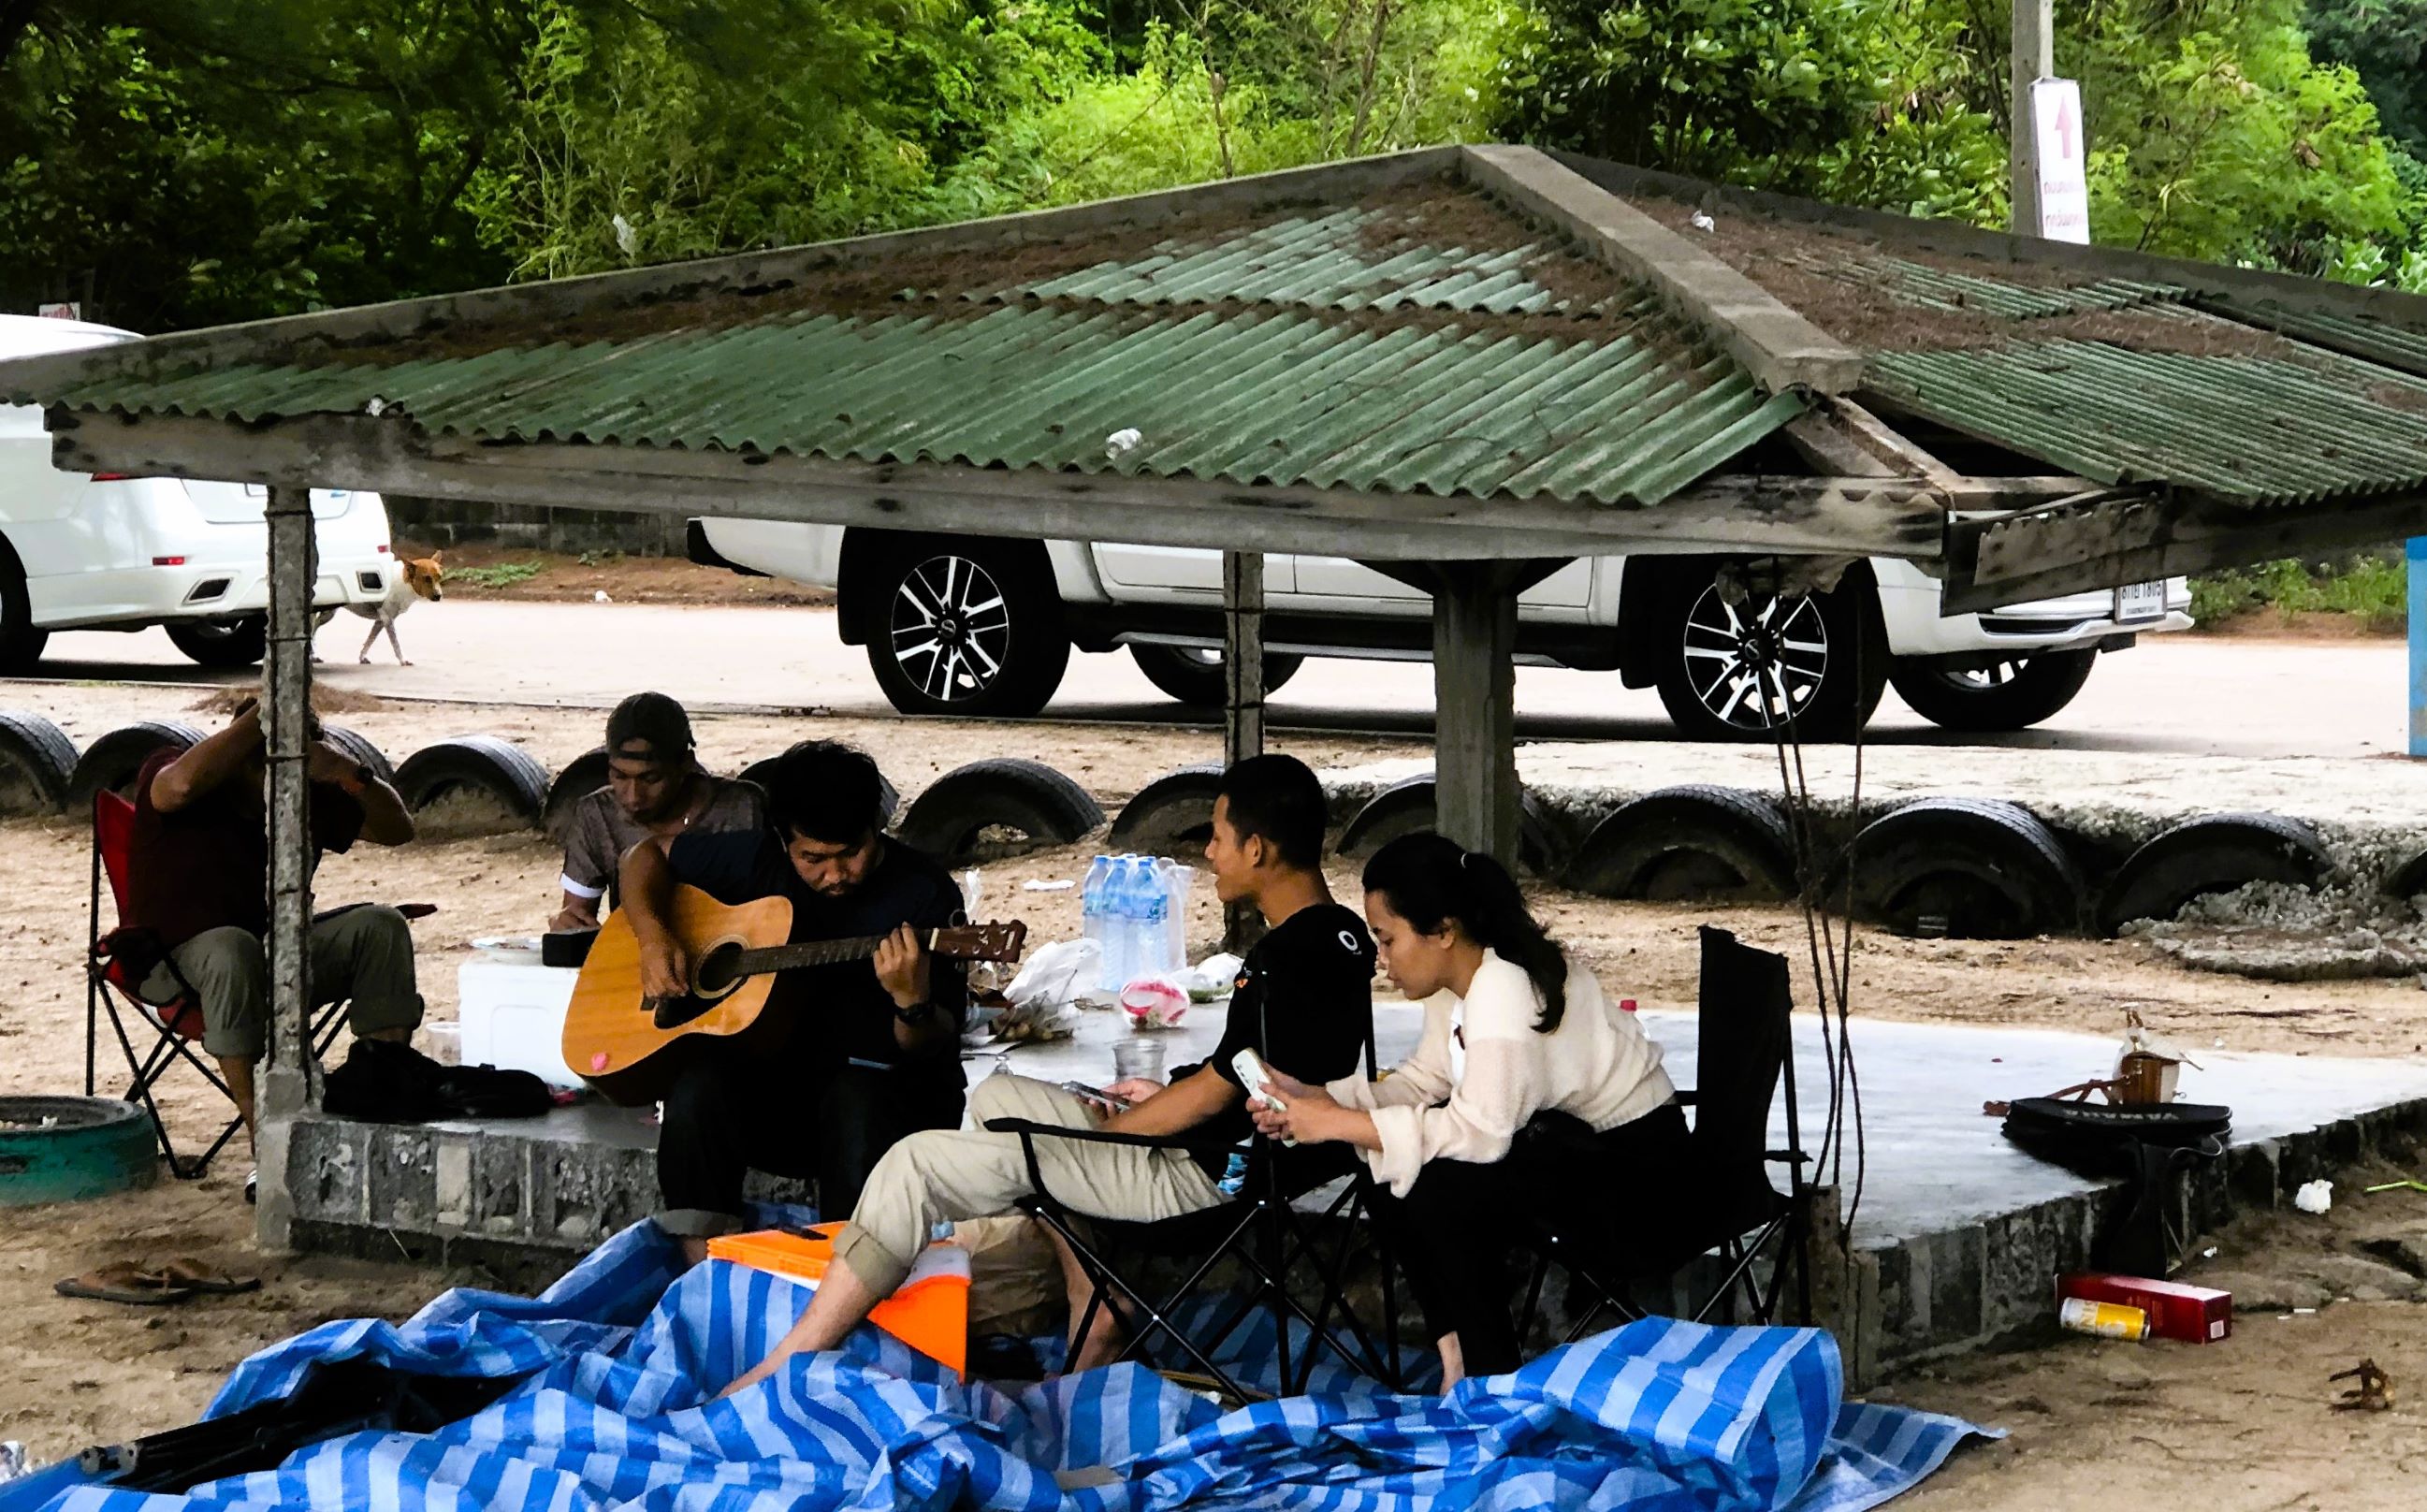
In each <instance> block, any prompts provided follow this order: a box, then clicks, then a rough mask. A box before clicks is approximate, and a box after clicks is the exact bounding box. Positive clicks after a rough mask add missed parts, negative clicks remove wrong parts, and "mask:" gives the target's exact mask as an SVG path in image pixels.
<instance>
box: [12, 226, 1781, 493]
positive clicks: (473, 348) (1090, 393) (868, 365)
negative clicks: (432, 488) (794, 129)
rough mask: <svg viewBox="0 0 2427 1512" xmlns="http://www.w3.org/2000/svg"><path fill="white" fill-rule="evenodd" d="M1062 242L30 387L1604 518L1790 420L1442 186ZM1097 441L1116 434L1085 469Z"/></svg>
mask: <svg viewBox="0 0 2427 1512" xmlns="http://www.w3.org/2000/svg"><path fill="white" fill-rule="evenodd" d="M1048 260H1049V261H1050V260H1051V259H1048ZM1060 260H1061V261H1062V263H1063V264H1064V266H1063V267H1061V268H1056V269H1054V270H1053V271H1051V273H1049V274H1047V275H1045V276H1040V277H1033V278H1029V279H1026V280H1024V281H1018V282H1014V283H1011V284H1008V285H1006V284H1004V283H1002V282H1000V280H1001V278H1002V273H1001V270H1000V264H999V262H990V261H988V260H986V259H982V258H980V259H969V261H968V262H967V264H966V267H963V266H962V265H958V264H952V263H933V264H929V265H922V266H919V267H912V268H906V269H904V277H905V286H904V288H903V289H902V290H901V291H900V293H899V294H897V295H896V297H894V298H893V299H890V300H884V299H877V300H873V301H871V300H869V299H866V298H865V297H859V298H856V299H854V300H843V299H839V298H827V297H825V296H823V295H822V294H821V293H820V291H819V290H818V289H817V288H816V287H814V286H807V285H804V286H802V287H796V288H791V289H789V290H787V291H785V292H784V294H783V295H782V297H781V298H768V299H763V300H756V301H754V300H750V299H725V300H721V301H702V302H700V303H697V304H693V305H691V306H687V307H684V308H683V310H681V311H680V312H678V313H675V314H665V315H661V316H659V317H655V319H656V320H657V321H661V322H663V325H662V328H653V321H652V317H650V316H649V314H648V313H647V312H645V311H640V312H620V313H618V314H616V315H614V316H611V317H607V323H606V324H604V325H602V326H601V327H600V328H599V332H598V333H595V334H587V335H586V334H585V333H583V332H582V331H580V330H579V329H578V327H577V328H572V329H558V330H554V331H540V332H529V331H526V332H520V333H517V332H515V331H512V330H508V329H504V328H498V329H492V330H482V329H478V328H475V329H458V330H450V331H448V332H446V333H443V339H430V340H422V341H418V342H415V343H408V344H403V345H389V346H380V345H371V346H367V347H363V348H357V349H354V350H348V351H346V352H343V353H341V354H340V355H339V356H338V357H337V358H336V359H335V360H325V359H324V360H317V361H312V362H307V363H302V364H277V363H272V364H247V365H241V366H217V367H215V368H213V369H212V370H210V371H207V372H195V373H190V374H187V375H184V376H177V375H174V374H171V375H165V376H154V377H149V378H140V379H138V377H136V376H134V375H133V372H132V371H131V370H130V373H129V374H128V376H124V377H118V378H111V379H106V380H100V381H95V382H86V383H83V384H80V385H78V386H75V387H73V388H72V389H70V390H68V391H67V392H65V393H62V394H57V395H52V396H45V397H46V398H50V399H51V400H52V401H53V402H59V403H65V404H68V405H70V406H73V407H77V408H83V409H90V410H112V409H118V410H125V411H129V412H143V411H149V412H154V413H166V414H181V415H208V416H216V417H224V418H231V419H239V420H248V421H251V420H260V419H265V418H269V417H271V416H292V415H308V414H326V413H335V414H360V413H362V412H363V411H364V410H365V409H366V407H368V406H369V405H370V404H371V403H372V401H373V400H377V401H379V404H380V406H381V410H382V413H394V412H402V413H403V414H406V415H411V416H412V417H414V418H415V420H416V421H417V422H418V423H419V424H420V425H421V426H423V427H425V428H427V429H428V430H430V431H433V432H439V433H452V434H460V435H464V436H471V437H477V438H482V439H493V440H510V439H521V440H534V441H536V440H556V441H580V442H590V443H623V444H638V445H646V446H653V447H721V448H725V449H731V450H748V451H757V452H767V453H774V452H791V453H796V454H802V455H813V456H821V457H828V458H835V459H848V460H854V461H863V462H901V461H934V462H950V463H969V464H972V465H976V466H982V467H1012V468H1030V467H1034V468H1046V469H1053V470H1078V471H1084V472H1100V471H1118V472H1122V473H1131V474H1147V475H1151V476H1156V477H1164V478H1195V479H1220V480H1229V481H1233V482H1239V483H1271V484H1279V485H1316V486H1336V487H1342V488H1349V489H1358V490H1376V491H1394V492H1413V493H1425V494H1434V495H1449V494H1467V495H1476V496H1493V495H1497V496H1512V497H1533V496H1551V497H1556V498H1561V499H1578V500H1588V501H1593V502H1598V503H1605V504H1617V503H1631V504H1650V503H1656V502H1657V501H1658V500H1660V499H1662V498H1664V497H1666V496H1669V495H1670V494H1672V493H1674V492H1675V491H1676V490H1678V489H1679V488H1682V487H1684V486H1685V485H1686V484H1687V483H1690V482H1692V481H1693V480H1695V479H1697V478H1699V477H1701V476H1702V474H1704V473H1706V472H1709V471H1711V470H1712V469H1714V468H1716V467H1718V466H1719V465H1721V464H1723V463H1726V462H1727V461H1728V460H1729V459H1730V458H1732V457H1734V456H1735V454H1737V453H1738V452H1740V451H1742V450H1743V449H1744V448H1745V447H1749V446H1751V445H1752V444H1754V443H1755V442H1758V441H1760V440H1761V439H1762V438H1764V437H1765V436H1767V435H1768V434H1769V433H1771V432H1772V431H1775V430H1777V429H1778V427H1780V426H1782V425H1784V424H1785V423H1786V422H1787V421H1788V420H1790V419H1792V418H1793V417H1794V416H1795V415H1799V414H1800V413H1801V412H1802V411H1803V409H1804V408H1805V407H1806V406H1805V401H1804V400H1802V399H1801V398H1797V397H1794V396H1791V395H1790V396H1781V397H1772V396H1769V395H1767V394H1764V393H1763V392H1761V391H1760V389H1759V388H1758V387H1757V386H1756V385H1755V384H1754V383H1753V382H1752V381H1751V379H1750V378H1749V377H1748V376H1747V375H1746V374H1745V373H1744V371H1743V370H1742V369H1741V368H1740V367H1739V366H1737V365H1736V364H1735V362H1734V361H1733V360H1732V359H1730V358H1728V357H1726V356H1724V355H1723V354H1721V353H1720V352H1719V351H1718V349H1717V348H1716V346H1715V345H1713V344H1712V343H1711V342H1710V341H1709V340H1708V338H1707V337H1705V336H1704V335H1702V333H1697V332H1692V331H1689V330H1688V329H1686V327H1684V326H1683V325H1682V324H1681V323H1680V322H1679V321H1678V320H1677V319H1675V318H1674V317H1670V316H1669V315H1666V314H1664V313H1662V312H1661V310H1660V309H1659V308H1658V307H1657V306H1656V305H1655V304H1654V303H1653V301H1651V299H1650V298H1649V297H1648V296H1647V294H1646V293H1645V292H1644V291H1643V290H1641V289H1639V288H1637V287H1635V286H1633V285H1628V284H1627V283H1625V282H1624V281H1622V280H1621V279H1619V278H1618V277H1616V276H1615V275H1613V274H1611V273H1610V272H1608V271H1607V270H1605V269H1604V268H1601V267H1600V266H1599V265H1596V264H1592V263H1588V262H1586V261H1584V260H1582V259H1580V258H1577V257H1574V256H1573V255H1572V254H1570V253H1567V252H1564V251H1562V250H1561V249H1560V247H1559V246H1558V245H1557V244H1556V243H1555V242H1553V241H1551V240H1549V239H1548V238H1546V237H1544V236H1541V235H1540V234H1539V233H1537V232H1534V231H1533V230H1531V229H1530V228H1529V227H1527V226H1526V225H1525V224H1524V223H1523V222H1522V221H1519V220H1517V219H1513V218H1511V217H1509V216H1508V215H1507V214H1506V213H1505V212H1502V211H1500V210H1497V209H1496V208H1493V207H1491V206H1490V203H1489V202H1488V201H1486V200H1484V199H1483V198H1482V197H1481V196H1479V195H1474V194H1472V193H1468V192H1464V191H1456V192H1453V191H1449V190H1447V189H1442V190H1440V191H1434V192H1431V193H1429V194H1428V195H1425V196H1418V197H1414V198H1410V197H1409V196H1408V195H1406V194H1405V193H1401V194H1397V195H1386V196H1380V197H1377V198H1376V199H1375V200H1374V201H1373V202H1372V203H1360V204H1355V205H1349V206H1344V207H1339V208H1334V209H1330V210H1327V211H1322V212H1317V213H1312V214H1308V213H1296V214H1291V215H1283V216H1272V217H1268V218H1267V219H1263V220H1262V221H1260V222H1258V223H1255V224H1251V225H1246V226H1239V225H1235V224H1232V225H1221V226H1202V227H1198V228H1196V229H1191V230H1185V231H1181V232H1179V233H1176V234H1174V235H1172V236H1166V237H1165V238H1163V239H1161V240H1160V241H1157V242H1154V243H1152V244H1151V245H1148V246H1145V247H1142V248H1141V249H1140V250H1139V251H1137V252H1132V253H1131V254H1129V255H1126V256H1118V257H1113V258H1109V259H1104V260H1101V261H1098V262H1095V263H1093V264H1092V265H1089V264H1083V263H1081V262H1080V261H1079V259H1078V258H1075V257H1068V256H1065V257H1063V258H1062V259H1060ZM837 304H840V305H842V306H843V307H842V308H835V307H834V306H835V305H837ZM1123 430H1135V431H1140V432H1141V433H1142V435H1143V440H1142V442H1141V443H1140V444H1139V445H1138V446H1137V447H1134V448H1133V449H1131V450H1128V451H1126V452H1123V453H1121V454H1119V455H1117V456H1116V457H1113V458H1109V459H1108V457H1107V447H1106V441H1107V437H1108V436H1110V435H1111V434H1112V433H1113V432H1116V431H1123Z"/></svg>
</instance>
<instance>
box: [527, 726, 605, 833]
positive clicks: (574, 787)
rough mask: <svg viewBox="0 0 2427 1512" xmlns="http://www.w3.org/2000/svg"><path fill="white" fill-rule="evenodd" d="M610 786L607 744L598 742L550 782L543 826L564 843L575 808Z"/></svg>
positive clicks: (542, 805) (542, 814) (543, 813)
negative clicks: (608, 781)
mask: <svg viewBox="0 0 2427 1512" xmlns="http://www.w3.org/2000/svg"><path fill="white" fill-rule="evenodd" d="M606 786H607V748H606V747H605V746H603V745H594V746H592V747H591V748H590V749H589V750H587V751H584V752H582V753H581V754H580V755H579V756H575V757H574V758H573V759H572V760H571V761H570V762H567V763H566V764H565V768H564V770H563V771H562V772H558V773H557V774H556V780H555V781H553V782H551V783H549V784H548V785H547V798H546V801H545V802H543V803H542V804H541V805H540V827H541V828H542V829H545V830H546V831H547V837H548V838H549V839H552V840H555V841H557V842H558V843H559V844H562V843H563V840H564V833H565V828H566V826H568V825H570V824H571V823H572V822H573V810H574V809H575V808H576V807H578V805H580V803H581V800H583V799H584V798H587V797H589V796H590V795H591V794H592V793H595V792H596V791H597V790H598V789H601V788H604V787H606Z"/></svg>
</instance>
